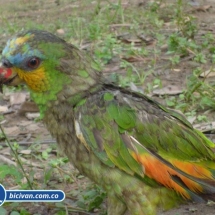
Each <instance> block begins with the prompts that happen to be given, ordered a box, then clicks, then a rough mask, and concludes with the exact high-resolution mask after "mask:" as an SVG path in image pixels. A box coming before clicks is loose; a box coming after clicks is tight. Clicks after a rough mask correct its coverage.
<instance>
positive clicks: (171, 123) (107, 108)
mask: <svg viewBox="0 0 215 215" xmlns="http://www.w3.org/2000/svg"><path fill="white" fill-rule="evenodd" d="M0 62H1V63H0V86H1V88H2V86H3V85H8V86H18V85H22V84H25V85H27V88H28V89H29V91H30V95H31V99H32V100H33V101H34V102H35V103H36V104H37V105H38V107H39V111H40V118H41V120H43V122H44V124H45V125H46V127H47V129H48V130H49V132H50V133H51V135H52V136H53V137H54V138H56V141H57V144H58V147H59V149H60V150H61V151H62V152H63V153H65V155H66V156H68V158H69V160H70V161H71V162H72V163H73V165H74V166H75V167H76V168H77V169H78V170H79V172H80V173H81V174H83V175H85V176H86V177H88V178H89V179H90V180H92V181H93V182H94V183H95V184H98V185H99V186H101V187H102V188H103V189H104V190H105V192H106V193H107V214H108V215H124V214H131V215H155V214H157V213H158V211H159V210H167V209H170V208H172V207H175V206H177V205H180V204H183V203H184V202H187V201H191V202H197V203H201V202H206V201H207V200H215V153H214V148H215V144H214V143H213V142H212V141H210V140H209V139H208V138H207V137H206V136H205V135H204V134H203V133H201V132H200V131H199V130H196V129H194V128H193V126H192V125H191V124H190V123H189V122H188V120H186V118H185V117H184V116H183V115H182V114H181V113H179V112H178V111H175V110H172V109H168V108H166V107H165V106H164V105H161V104H160V103H158V102H157V101H154V100H153V99H152V98H150V97H148V96H146V95H144V94H142V93H140V92H134V91H132V90H130V89H127V88H123V87H120V86H118V85H117V84H115V83H113V82H112V81H108V80H107V78H106V77H105V76H104V75H103V74H102V70H101V68H100V65H99V64H98V63H97V62H96V61H95V60H94V59H93V57H92V56H91V55H90V54H89V53H87V52H86V51H84V50H80V49H78V48H77V47H76V46H74V45H72V44H70V43H68V42H66V41H65V40H63V39H61V38H60V37H58V36H56V35H54V34H52V33H50V32H47V31H44V30H35V29H33V30H24V31H21V32H19V33H17V34H16V35H15V36H13V37H11V39H9V40H8V41H7V43H6V45H5V47H4V48H3V51H2V55H1V60H0Z"/></svg>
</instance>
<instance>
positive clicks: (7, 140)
mask: <svg viewBox="0 0 215 215" xmlns="http://www.w3.org/2000/svg"><path fill="white" fill-rule="evenodd" d="M0 130H1V132H2V134H3V136H4V138H5V139H6V142H7V143H8V145H9V147H10V149H11V151H12V152H13V154H14V156H15V158H16V161H17V163H18V165H19V166H20V168H21V170H22V172H23V175H24V176H25V178H26V180H27V182H28V186H29V187H30V188H31V189H32V190H33V187H32V185H31V182H30V180H29V178H28V176H27V174H26V172H25V170H24V168H23V166H22V162H21V161H20V159H19V156H18V155H17V153H16V151H15V150H14V149H13V147H12V145H11V143H10V140H9V139H8V137H7V135H6V134H5V132H4V130H3V128H2V126H1V124H0Z"/></svg>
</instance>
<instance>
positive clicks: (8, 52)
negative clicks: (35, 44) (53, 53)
mask: <svg viewBox="0 0 215 215" xmlns="http://www.w3.org/2000/svg"><path fill="white" fill-rule="evenodd" d="M16 41H17V38H13V39H11V40H9V41H8V42H7V45H6V46H5V48H4V49H3V51H2V57H3V58H5V59H7V60H8V61H9V62H10V63H11V64H12V65H13V66H16V67H19V66H21V65H22V63H23V62H24V61H25V59H27V58H30V57H34V56H35V57H38V58H41V59H43V58H44V55H43V54H42V53H41V52H40V51H39V50H37V49H31V47H30V45H29V44H28V43H27V42H24V43H17V42H16Z"/></svg>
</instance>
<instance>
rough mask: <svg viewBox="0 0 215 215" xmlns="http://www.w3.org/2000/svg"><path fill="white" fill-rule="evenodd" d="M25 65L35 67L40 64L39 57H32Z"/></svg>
mask: <svg viewBox="0 0 215 215" xmlns="http://www.w3.org/2000/svg"><path fill="white" fill-rule="evenodd" d="M27 65H28V67H29V68H30V69H36V68H37V67H38V66H39V65H40V59H39V58H37V57H32V58H30V59H29V60H28V62H27Z"/></svg>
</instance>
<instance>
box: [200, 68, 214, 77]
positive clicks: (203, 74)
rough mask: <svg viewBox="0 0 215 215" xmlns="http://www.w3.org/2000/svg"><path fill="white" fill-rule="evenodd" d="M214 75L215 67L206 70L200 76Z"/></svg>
mask: <svg viewBox="0 0 215 215" xmlns="http://www.w3.org/2000/svg"><path fill="white" fill-rule="evenodd" d="M214 76H215V70H214V69H212V70H211V69H209V70H206V71H204V72H202V73H201V74H200V75H199V77H201V78H205V77H214Z"/></svg>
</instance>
